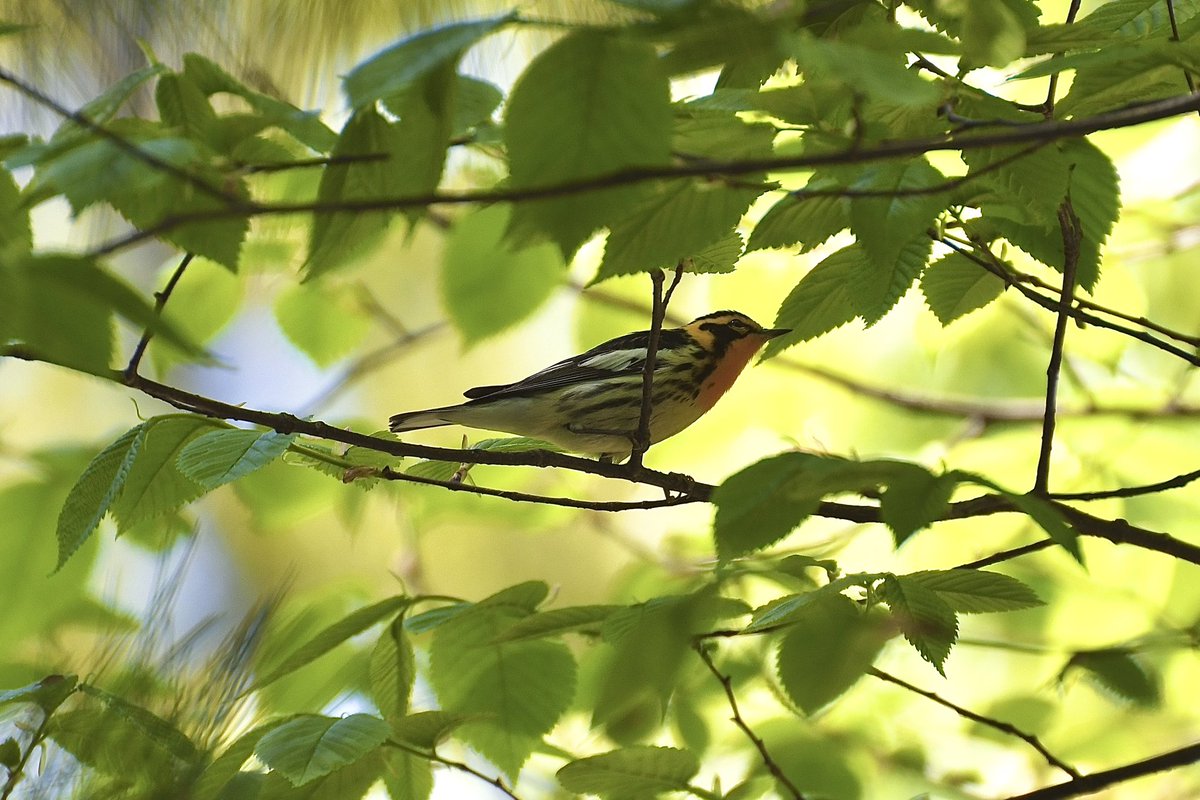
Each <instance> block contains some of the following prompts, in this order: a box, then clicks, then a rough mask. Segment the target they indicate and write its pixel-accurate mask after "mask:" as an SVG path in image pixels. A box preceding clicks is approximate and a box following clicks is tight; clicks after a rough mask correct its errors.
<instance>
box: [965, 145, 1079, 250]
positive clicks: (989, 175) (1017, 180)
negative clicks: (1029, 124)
mask: <svg viewBox="0 0 1200 800" xmlns="http://www.w3.org/2000/svg"><path fill="white" fill-rule="evenodd" d="M1022 149H1023V148H1020V147H988V148H979V149H968V150H964V151H963V154H962V158H963V161H965V162H966V163H967V166H968V167H969V168H970V171H969V172H968V175H971V174H975V175H977V176H978V177H976V178H975V179H974V180H972V181H971V182H970V183H968V184H967V186H971V187H972V188H973V189H974V190H978V189H984V190H989V191H990V193H991V194H990V196H984V197H983V198H982V199H981V200H980V201H979V202H980V203H981V205H982V207H983V208H984V210H985V211H986V210H987V208H988V206H989V205H991V204H992V201H993V200H994V201H998V202H999V203H1001V204H1004V205H1006V206H1008V205H1012V204H1013V198H1014V197H1015V198H1019V200H1020V203H1018V204H1017V206H1018V207H1019V208H1020V210H1021V213H1022V215H1023V219H1022V220H1019V221H1021V222H1022V223H1024V224H1029V225H1036V226H1038V227H1042V228H1046V229H1049V228H1054V229H1055V230H1057V228H1058V221H1057V216H1056V214H1057V212H1058V206H1059V204H1060V203H1061V202H1062V199H1063V197H1064V196H1065V195H1066V193H1067V176H1068V172H1069V166H1068V163H1067V160H1066V159H1065V158H1064V157H1063V155H1062V153H1061V152H1060V151H1059V150H1058V148H1056V147H1053V146H1050V147H1042V148H1040V149H1038V150H1035V151H1033V152H1031V153H1026V154H1024V155H1020V156H1019V157H1017V156H1018V154H1019V153H1021V151H1022ZM1014 158H1015V160H1013V159H1014ZM1002 162H1004V163H1002Z"/></svg>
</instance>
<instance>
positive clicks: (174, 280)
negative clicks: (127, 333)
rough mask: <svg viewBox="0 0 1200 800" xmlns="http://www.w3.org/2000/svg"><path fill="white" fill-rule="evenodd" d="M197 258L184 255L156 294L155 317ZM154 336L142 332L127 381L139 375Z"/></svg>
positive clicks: (127, 367) (126, 373)
mask: <svg viewBox="0 0 1200 800" xmlns="http://www.w3.org/2000/svg"><path fill="white" fill-rule="evenodd" d="M195 257H196V254H195V253H184V255H183V258H182V259H181V260H180V262H179V266H177V267H176V268H175V271H174V272H173V273H171V278H170V279H169V280H168V281H167V285H166V286H164V287H163V289H162V291H161V292H155V293H154V314H155V316H162V310H163V306H165V305H166V304H167V300H169V299H171V293H172V292H174V291H175V286H176V285H177V284H178V283H179V279H180V278H182V277H183V273H184V271H185V270H186V269H187V268H188V264H190V263H192V259H193V258H195ZM153 336H154V331H153V330H151V329H150V328H146V329H145V330H144V331H142V338H140V339H138V343H137V347H135V348H133V355H132V356H130V358H129V364H128V365H126V367H125V380H129V379H130V378H132V377H133V376H135V375H137V372H138V367H139V366H140V365H141V363H142V356H144V355H145V354H146V346H147V345H149V344H150V339H151V337H153Z"/></svg>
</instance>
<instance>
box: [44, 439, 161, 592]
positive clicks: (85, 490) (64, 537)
mask: <svg viewBox="0 0 1200 800" xmlns="http://www.w3.org/2000/svg"><path fill="white" fill-rule="evenodd" d="M145 441H146V424H145V423H143V424H142V425H138V426H137V427H135V428H131V429H129V430H128V431H126V432H125V433H123V434H122V435H121V437H120V438H119V439H117V440H116V441H115V442H113V443H112V444H110V445H109V446H108V447H106V448H104V449H103V450H101V451H100V453H99V454H98V455H97V456H96V457H95V458H93V459H92V462H91V463H90V464H88V466H87V469H85V470H84V471H83V474H82V475H80V476H79V480H78V481H76V483H75V485H74V486H73V487H72V488H71V492H70V494H68V495H67V500H66V502H65V503H63V507H62V511H61V512H60V513H59V515H58V533H57V536H58V564H57V566H55V568H54V569H55V571H56V572H57V571H58V570H59V569H61V568H62V566H63V564H65V563H67V559H68V558H70V557H71V555H72V554H73V553H74V552H75V551H76V550H78V549H79V547H80V545H82V544H83V543H84V542H85V541H87V539H88V537H89V536H91V535H92V532H93V531H95V530H96V526H97V525H99V524H100V520H102V519H104V515H105V514H106V513H108V509H109V507H110V506H111V505H112V503H113V500H115V499H116V497H117V495H118V494H120V492H121V489H122V488H124V486H125V479H126V477H128V475H129V470H130V469H131V468H132V467H133V463H134V461H135V460H136V459H137V455H138V451H139V450H140V449H141V447H142V444H143V443H144V442H145Z"/></svg>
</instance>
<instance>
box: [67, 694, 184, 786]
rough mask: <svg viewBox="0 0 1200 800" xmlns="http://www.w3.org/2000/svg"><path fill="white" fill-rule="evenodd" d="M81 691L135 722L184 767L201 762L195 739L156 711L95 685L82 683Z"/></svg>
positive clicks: (134, 723) (120, 715)
mask: <svg viewBox="0 0 1200 800" xmlns="http://www.w3.org/2000/svg"><path fill="white" fill-rule="evenodd" d="M79 689H80V691H82V692H83V693H84V694H87V695H90V696H92V697H95V698H96V699H97V700H99V701H100V702H101V703H103V704H104V705H105V706H106V707H108V709H109V710H111V711H112V712H113V713H114V714H116V715H117V716H119V717H121V718H122V719H124V720H126V721H128V722H130V723H132V724H133V726H134V727H135V728H137V729H138V730H139V731H140V732H141V733H143V734H144V735H145V736H146V738H147V739H149V740H150V741H151V742H153V743H154V744H155V746H157V747H160V748H162V749H163V750H164V751H166V752H167V753H170V754H171V755H172V756H174V757H175V758H177V759H179V760H180V761H182V762H183V763H184V764H187V765H189V766H191V765H193V764H195V763H196V761H197V760H198V758H199V756H200V752H199V750H198V749H197V748H196V745H195V744H194V743H193V742H192V740H191V739H189V738H188V737H187V736H186V735H184V733H183V732H182V731H180V730H179V728H177V727H176V726H175V725H174V724H173V723H171V722H169V721H167V720H165V719H163V718H162V717H160V716H159V715H158V714H155V713H154V712H153V711H150V710H149V709H147V708H143V707H142V706H139V705H136V704H134V703H131V702H129V701H128V700H125V699H124V698H122V697H118V696H117V695H115V694H112V693H110V692H106V691H105V690H103V689H101V688H99V687H97V686H92V685H91V684H87V683H81V684H79Z"/></svg>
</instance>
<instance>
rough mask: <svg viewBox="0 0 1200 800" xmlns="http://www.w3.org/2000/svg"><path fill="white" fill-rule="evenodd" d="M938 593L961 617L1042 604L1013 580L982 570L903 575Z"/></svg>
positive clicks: (1015, 609) (907, 580) (1018, 582)
mask: <svg viewBox="0 0 1200 800" xmlns="http://www.w3.org/2000/svg"><path fill="white" fill-rule="evenodd" d="M904 579H905V581H906V582H909V583H919V584H921V585H922V586H924V587H925V588H926V589H932V590H933V591H934V592H936V593H937V596H938V597H940V598H941V599H942V600H943V602H945V603H946V605H948V606H950V608H952V609H953V610H955V611H957V612H959V613H962V614H984V613H988V612H993V611H1017V610H1020V609H1023V608H1034V607H1036V606H1041V605H1045V603H1043V602H1042V600H1041V599H1040V598H1038V596H1037V594H1036V593H1035V592H1034V591H1033V589H1030V588H1029V587H1028V586H1026V585H1025V584H1023V583H1021V582H1020V581H1019V580H1017V579H1016V578H1011V577H1009V576H1008V575H1003V574H1001V573H999V572H987V571H985V570H981V569H944V570H924V571H921V572H913V573H910V574H908V575H905V576H904Z"/></svg>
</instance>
